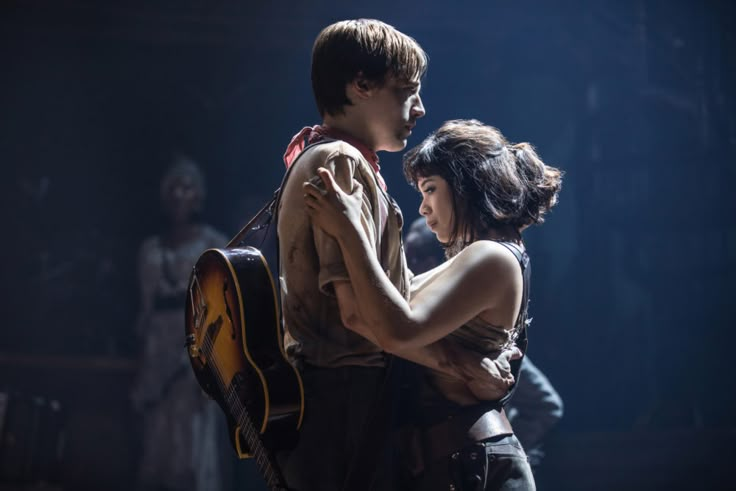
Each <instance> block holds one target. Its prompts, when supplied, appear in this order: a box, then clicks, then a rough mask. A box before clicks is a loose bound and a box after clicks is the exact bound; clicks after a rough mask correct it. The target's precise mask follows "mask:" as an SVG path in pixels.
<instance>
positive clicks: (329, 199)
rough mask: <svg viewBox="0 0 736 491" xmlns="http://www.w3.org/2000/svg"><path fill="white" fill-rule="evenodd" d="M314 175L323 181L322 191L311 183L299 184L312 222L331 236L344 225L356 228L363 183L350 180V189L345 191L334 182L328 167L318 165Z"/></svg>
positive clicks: (343, 227) (358, 225)
mask: <svg viewBox="0 0 736 491" xmlns="http://www.w3.org/2000/svg"><path fill="white" fill-rule="evenodd" d="M317 175H318V176H319V177H320V179H321V180H322V183H323V184H324V187H325V190H324V191H322V190H321V189H320V188H319V187H317V186H316V185H315V184H313V183H312V182H309V181H307V182H305V183H304V184H303V189H304V204H305V205H306V206H307V214H308V215H309V216H310V218H311V219H312V223H314V224H315V225H317V226H318V227H320V228H321V229H323V230H324V231H325V232H327V233H328V234H329V235H332V236H333V237H337V236H338V235H339V234H341V233H344V232H345V229H346V227H352V228H354V229H355V230H360V228H361V227H362V225H361V220H360V214H361V208H362V204H363V186H361V184H360V183H359V182H358V181H356V180H353V192H352V193H351V194H347V193H346V192H345V191H343V190H342V189H341V188H340V186H339V185H338V184H337V183H336V182H335V179H334V177H333V176H332V173H331V172H330V171H329V170H327V169H325V168H322V167H320V168H319V169H317Z"/></svg>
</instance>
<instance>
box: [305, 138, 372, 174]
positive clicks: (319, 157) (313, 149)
mask: <svg viewBox="0 0 736 491" xmlns="http://www.w3.org/2000/svg"><path fill="white" fill-rule="evenodd" d="M303 158H304V160H306V161H307V162H308V164H307V167H311V165H309V164H312V165H315V166H317V167H318V166H320V165H322V164H323V163H325V162H329V161H340V160H345V161H348V160H350V161H353V162H355V163H358V162H362V163H367V162H366V160H365V157H363V154H361V153H360V150H358V149H357V148H355V147H354V146H352V145H351V144H349V143H348V142H346V141H343V140H328V141H326V142H322V143H317V144H314V145H312V146H310V147H309V148H308V149H307V150H305V153H304V157H303Z"/></svg>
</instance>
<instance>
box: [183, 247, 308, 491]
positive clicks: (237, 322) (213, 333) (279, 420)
mask: <svg viewBox="0 0 736 491" xmlns="http://www.w3.org/2000/svg"><path fill="white" fill-rule="evenodd" d="M186 346H187V349H188V352H189V357H190V360H191V363H192V368H193V369H194V373H195V374H196V376H197V380H198V381H199V384H200V385H201V386H202V389H204V391H205V392H206V393H207V394H209V395H210V396H211V397H212V398H213V399H215V400H216V401H217V402H218V403H219V405H220V407H221V408H222V410H223V411H224V412H225V415H226V417H227V420H228V428H229V432H230V437H231V440H232V443H233V446H234V447H235V450H236V452H237V454H238V456H239V457H240V458H249V457H252V458H254V459H255V461H256V464H257V466H258V468H259V470H260V471H261V474H262V475H263V477H264V479H265V480H266V483H267V484H268V485H269V487H270V488H271V489H272V490H285V489H287V483H285V482H284V479H283V477H282V475H281V473H280V472H279V469H278V467H277V465H276V463H275V460H274V458H273V455H274V453H275V452H277V451H279V450H283V449H288V448H290V447H291V446H292V445H293V444H294V443H295V441H296V437H297V434H298V430H299V427H300V426H301V422H302V418H303V416H304V389H303V386H302V381H301V378H300V376H299V373H298V372H297V371H296V369H295V368H294V367H293V366H292V365H291V364H290V363H289V362H288V360H287V359H286V356H285V354H284V351H283V343H282V332H281V323H280V318H279V308H278V303H277V300H276V289H275V287H274V281H273V276H272V275H271V272H270V270H269V268H268V264H267V263H266V260H265V258H264V257H263V255H262V254H261V252H260V251H259V250H258V249H255V248H253V247H243V248H225V249H208V250H207V251H205V252H204V253H202V255H201V256H200V258H199V259H198V260H197V264H196V265H195V266H194V269H193V271H192V275H191V279H190V282H189V290H188V293H187V304H186Z"/></svg>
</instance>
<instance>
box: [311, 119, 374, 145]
mask: <svg viewBox="0 0 736 491" xmlns="http://www.w3.org/2000/svg"><path fill="white" fill-rule="evenodd" d="M322 125H323V126H325V127H327V128H329V129H331V130H336V131H337V132H339V133H344V134H345V135H347V136H349V137H350V138H353V139H355V140H357V141H359V142H360V143H362V144H363V145H365V147H366V148H367V149H368V150H371V151H373V152H375V151H376V149H375V144H374V142H373V141H372V140H373V139H372V138H371V137H370V134H369V132H368V131H367V129H366V128H365V126H364V125H363V122H362V120H361V119H360V118H356V117H354V116H350V115H349V114H348V113H345V114H340V115H337V116H330V115H329V114H326V115H325V117H324V118H323V121H322Z"/></svg>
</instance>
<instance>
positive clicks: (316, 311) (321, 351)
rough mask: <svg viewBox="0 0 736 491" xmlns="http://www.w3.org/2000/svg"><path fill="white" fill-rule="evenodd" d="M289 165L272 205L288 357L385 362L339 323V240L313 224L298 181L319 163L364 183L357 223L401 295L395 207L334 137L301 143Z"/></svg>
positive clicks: (404, 281) (325, 362) (343, 275)
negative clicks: (278, 197) (276, 201)
mask: <svg viewBox="0 0 736 491" xmlns="http://www.w3.org/2000/svg"><path fill="white" fill-rule="evenodd" d="M293 165H294V167H293V168H292V169H291V171H290V172H291V174H290V175H289V177H288V179H287V182H286V184H285V187H284V191H283V194H282V198H281V204H280V206H279V212H278V213H279V215H278V234H279V257H280V262H281V271H280V277H281V278H280V279H281V281H280V284H281V300H282V315H283V319H284V326H285V330H286V333H285V336H284V345H285V348H286V352H287V354H288V355H289V357H290V358H291V359H292V360H299V359H301V360H303V361H305V362H307V363H309V364H311V365H316V366H321V367H339V366H346V365H360V366H384V365H385V358H384V354H383V352H382V351H381V349H380V348H379V347H377V346H376V345H374V344H373V343H371V342H369V341H367V340H366V339H364V338H363V337H361V336H359V335H357V334H355V333H353V332H352V331H350V330H348V329H347V328H345V327H344V326H343V324H342V322H341V320H340V311H339V308H338V304H337V299H336V297H335V295H334V291H333V289H332V283H333V282H335V281H340V280H349V276H348V273H347V269H346V267H345V263H344V260H343V257H342V253H341V251H340V246H339V245H338V243H337V242H336V241H335V239H333V238H332V237H330V236H329V235H327V234H325V233H324V232H323V231H322V230H321V229H319V228H318V227H313V226H312V224H311V222H310V220H309V216H308V215H307V214H306V211H305V205H304V191H303V190H302V183H303V182H304V181H307V180H309V179H312V178H314V177H315V176H316V175H317V174H316V170H317V168H318V167H326V168H328V169H330V170H332V171H333V173H334V174H335V180H336V181H337V183H338V184H339V185H340V187H341V188H342V189H346V190H347V189H352V179H353V178H355V179H356V180H357V181H358V182H360V183H361V184H362V185H363V208H362V219H363V227H364V229H365V230H366V232H367V234H368V237H369V239H370V242H371V243H372V244H373V247H374V250H375V252H376V254H377V256H378V260H379V262H380V263H381V265H382V267H383V269H384V271H386V274H387V275H388V277H389V279H390V280H391V282H392V283H393V284H394V285H395V286H396V287H397V288H398V289H399V291H400V292H401V293H402V294H403V295H404V296H406V295H407V285H408V278H407V274H408V270H407V268H406V260H405V258H404V252H403V247H402V243H401V226H402V217H401V212H400V211H399V208H398V206H396V204H395V202H394V201H393V200H392V199H391V198H390V197H389V196H388V195H387V194H386V193H385V192H384V191H383V190H382V189H381V188H380V187H379V186H378V184H377V181H376V174H375V172H374V171H373V169H372V168H371V166H370V164H369V163H368V162H367V161H366V160H365V158H364V157H363V155H362V154H361V153H360V151H358V150H357V149H356V148H355V147H353V146H352V145H350V144H348V143H345V142H343V141H339V140H336V141H330V142H327V143H320V144H317V145H314V146H312V147H308V148H307V149H305V150H304V152H303V154H302V155H300V156H299V158H298V160H296V161H295V162H294V164H293ZM317 180H319V178H317Z"/></svg>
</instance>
